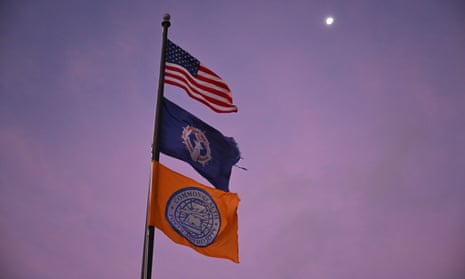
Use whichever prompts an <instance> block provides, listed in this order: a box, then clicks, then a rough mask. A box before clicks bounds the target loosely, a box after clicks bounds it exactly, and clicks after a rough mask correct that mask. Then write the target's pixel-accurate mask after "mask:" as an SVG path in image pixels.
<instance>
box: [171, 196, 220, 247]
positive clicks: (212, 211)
mask: <svg viewBox="0 0 465 279" xmlns="http://www.w3.org/2000/svg"><path fill="white" fill-rule="evenodd" d="M165 217H166V220H167V221H168V223H169V224H170V225H171V227H172V228H173V229H174V230H175V231H176V232H177V233H179V234H180V235H181V236H183V237H184V238H186V239H187V240H188V241H189V242H190V243H192V244H193V245H195V246H197V247H207V246H208V245H210V244H212V243H213V241H215V239H216V236H217V235H218V232H219V230H220V225H221V218H220V214H219V211H218V207H217V206H216V203H215V201H214V200H213V198H212V197H211V196H210V195H209V194H208V193H207V192H206V191H204V190H202V189H200V188H196V187H187V188H183V189H181V190H178V191H176V192H175V193H174V194H173V195H171V197H170V199H169V200H168V203H167V204H166V209H165Z"/></svg>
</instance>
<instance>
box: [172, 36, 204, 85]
mask: <svg viewBox="0 0 465 279" xmlns="http://www.w3.org/2000/svg"><path fill="white" fill-rule="evenodd" d="M166 63H173V64H177V65H179V66H181V67H183V68H185V69H186V70H187V71H188V72H189V73H190V74H191V75H192V76H194V77H195V76H196V75H197V72H198V70H199V65H200V61H199V60H197V59H196V58H195V57H193V56H192V55H190V54H189V53H187V52H186V51H185V50H183V49H182V48H180V47H178V46H177V45H176V44H174V43H173V42H171V41H170V40H168V44H167V48H166Z"/></svg>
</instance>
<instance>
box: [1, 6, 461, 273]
mask: <svg viewBox="0 0 465 279" xmlns="http://www.w3.org/2000/svg"><path fill="white" fill-rule="evenodd" d="M39 2H40V3H39ZM72 2H74V3H71V1H52V0H46V1H26V2H21V3H20V2H18V1H6V2H5V3H2V4H0V13H1V17H0V39H1V44H0V60H1V61H2V62H1V63H0V89H1V93H0V231H1V233H0V274H2V278H3V277H5V278H37V279H42V278H43V279H52V278H138V277H140V269H141V261H142V244H143V234H144V224H145V210H146V201H147V187H148V178H149V170H150V145H151V140H152V129H153V110H154V102H155V99H156V90H157V84H158V80H157V78H158V71H159V59H160V58H159V57H160V46H161V26H160V23H161V20H162V16H163V14H164V13H166V12H168V13H170V14H171V19H172V20H171V27H170V29H169V37H170V39H171V40H173V41H174V42H175V43H177V44H179V45H180V46H181V47H183V48H184V49H186V50H187V51H189V52H190V53H192V54H193V55H194V56H196V57H197V58H199V59H200V60H201V61H202V63H204V64H205V65H207V66H209V67H210V68H212V69H213V70H214V71H215V72H217V73H218V74H219V75H221V77H223V79H224V80H225V81H226V82H227V83H228V85H229V86H230V88H231V90H232V92H233V93H232V94H233V98H234V102H235V103H236V104H237V106H238V107H239V112H238V113H236V114H217V113H214V112H213V111H211V110H209V109H208V108H207V107H206V106H204V105H202V104H200V103H198V102H196V101H194V100H193V99H190V98H189V97H188V96H187V95H186V94H185V93H184V92H183V91H181V90H180V89H178V88H176V87H172V86H166V87H165V95H166V96H167V97H169V98H170V99H171V100H173V101H174V102H176V103H177V104H179V105H180V106H182V107H183V108H185V109H186V110H188V111H190V112H192V113H193V114H195V115H197V116H198V117H199V118H201V119H202V120H204V121H205V122H207V123H209V124H210V125H212V126H213V127H215V128H217V129H218V130H220V131H222V132H223V133H224V134H225V135H227V136H232V137H234V138H235V139H236V141H237V142H238V144H239V148H240V150H241V153H242V156H243V157H244V159H243V160H241V161H240V162H239V165H241V166H243V167H246V168H247V169H248V171H243V170H241V169H238V168H234V169H233V173H232V176H231V181H230V189H231V191H233V192H237V193H238V194H239V196H240V198H241V203H240V205H239V249H240V261H241V263H240V264H239V265H236V264H233V263H231V262H230V261H226V260H221V259H214V258H209V257H205V256H201V255H199V254H196V252H194V251H193V250H192V249H189V248H186V247H184V246H179V245H176V244H174V243H173V242H171V241H170V240H169V239H167V238H166V237H165V236H164V235H163V234H162V233H161V232H159V231H157V232H156V239H155V259H154V266H153V269H154V274H153V278H186V277H189V278H204V279H209V278H219V277H221V278H297V279H299V278H319V279H329V278H331V279H333V278H358V279H360V278H367V279H372V278H377V279H383V278H386V279H391V278H400V279H402V278H409V279H410V278H422V279H435V278H448V279H449V278H450V279H462V278H464V276H465V268H464V262H465V240H464V235H465V218H464V217H465V202H464V200H465V187H464V186H465V171H464V166H465V109H464V107H465V79H464V76H465V52H464V49H465V33H464V32H463V30H464V29H465V9H464V8H465V6H464V5H463V4H462V3H461V2H460V1H452V0H450V1H449V0H446V1H444V0H431V1H420V0H412V1H400V0H394V1H380V0H376V1H367V0H358V1H229V2H228V3H225V2H222V1H213V0H208V1H137V3H136V2H134V1H122V0H116V1H72ZM330 14H331V15H333V16H334V17H335V24H334V25H333V26H331V27H327V26H325V25H324V19H325V16H327V15H330ZM161 162H162V163H164V164H166V165H168V166H169V167H171V168H172V169H174V170H176V171H178V172H182V173H183V174H185V175H187V176H190V177H192V178H194V179H197V180H198V181H199V182H201V183H205V184H208V182H206V180H204V179H203V178H202V177H200V176H199V175H198V174H197V173H195V171H194V170H193V169H192V168H191V167H190V166H188V165H187V164H186V163H184V162H180V161H177V160H175V159H172V158H168V157H166V156H162V157H161Z"/></svg>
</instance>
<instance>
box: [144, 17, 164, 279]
mask: <svg viewBox="0 0 465 279" xmlns="http://www.w3.org/2000/svg"><path fill="white" fill-rule="evenodd" d="M170 25H171V23H170V15H169V14H165V15H164V16H163V21H162V22H161V26H162V27H163V35H162V46H161V60H160V75H159V78H158V95H157V104H156V109H155V118H154V124H153V125H154V127H153V141H152V162H153V161H157V162H158V161H159V159H160V147H159V138H160V135H159V128H160V119H161V118H160V111H161V102H162V99H163V89H164V82H165V57H166V41H167V40H168V27H170ZM150 179H152V178H150ZM152 190H153V189H152V183H151V181H150V182H149V191H148V197H147V212H146V215H145V235H144V253H143V255H142V272H141V278H142V279H151V278H152V262H153V244H154V237H155V228H154V227H153V226H148V213H149V209H150V196H151V192H152Z"/></svg>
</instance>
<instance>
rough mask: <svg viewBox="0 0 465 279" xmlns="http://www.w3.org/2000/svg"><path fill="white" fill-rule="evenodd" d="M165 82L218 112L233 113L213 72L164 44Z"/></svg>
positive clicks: (227, 95)
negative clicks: (165, 47)
mask: <svg viewBox="0 0 465 279" xmlns="http://www.w3.org/2000/svg"><path fill="white" fill-rule="evenodd" d="M166 56H167V60H166V67H165V83H167V84H171V85H174V86H178V87H180V88H182V89H184V90H185V91H186V92H187V94H188V95H189V96H190V97H191V98H193V99H196V100H197V101H200V102H202V103H203V104H205V105H207V106H208V107H210V108H211V109H212V110H214V111H216V112H220V113H227V112H236V111H237V107H236V106H235V105H233V101H232V95H231V90H230V89H229V87H228V85H227V84H226V83H225V82H224V81H223V80H222V79H221V77H219V76H218V75H217V74H216V73H215V72H213V71H212V70H210V69H209V68H207V67H205V66H204V65H202V64H201V63H200V62H199V61H198V60H197V59H196V58H194V57H193V56H191V55H190V54H189V53H187V52H186V51H184V50H183V49H181V48H180V47H178V46H177V45H175V44H174V43H172V42H171V41H168V48H167V53H166Z"/></svg>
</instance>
